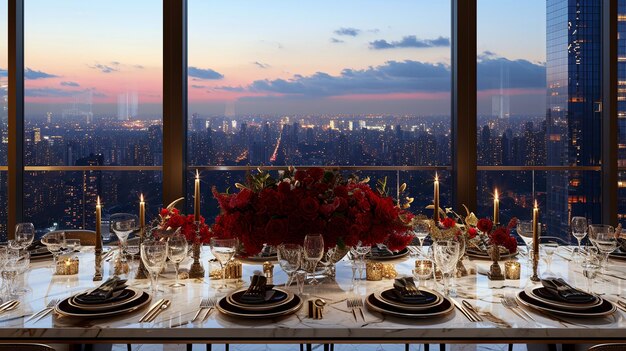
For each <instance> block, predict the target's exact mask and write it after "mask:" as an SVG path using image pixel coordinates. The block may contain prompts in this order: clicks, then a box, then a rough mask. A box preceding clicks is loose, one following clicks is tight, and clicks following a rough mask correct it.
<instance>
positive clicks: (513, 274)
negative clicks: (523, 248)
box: [504, 261, 522, 280]
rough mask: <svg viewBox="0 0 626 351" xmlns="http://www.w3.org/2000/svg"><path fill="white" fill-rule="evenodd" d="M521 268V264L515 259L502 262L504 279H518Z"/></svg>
mask: <svg viewBox="0 0 626 351" xmlns="http://www.w3.org/2000/svg"><path fill="white" fill-rule="evenodd" d="M521 270H522V268H521V265H520V263H519V262H517V261H506V262H504V279H513V280H518V279H519V277H520V273H521Z"/></svg>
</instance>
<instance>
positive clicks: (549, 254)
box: [539, 241, 559, 276]
mask: <svg viewBox="0 0 626 351" xmlns="http://www.w3.org/2000/svg"><path fill="white" fill-rule="evenodd" d="M558 248H559V244H558V243H557V242H555V241H550V242H547V243H540V244H539V250H540V251H542V252H543V255H542V256H541V257H542V258H543V261H544V262H545V263H546V271H545V272H544V275H546V276H551V275H554V274H553V273H552V258H553V257H554V253H555V252H556V250H558Z"/></svg>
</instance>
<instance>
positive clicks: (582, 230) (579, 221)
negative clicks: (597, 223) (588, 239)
mask: <svg viewBox="0 0 626 351" xmlns="http://www.w3.org/2000/svg"><path fill="white" fill-rule="evenodd" d="M571 228H572V235H573V236H574V238H576V240H577V241H578V249H577V251H576V253H577V255H576V256H577V257H580V249H581V247H580V244H581V242H582V240H583V239H584V238H585V236H587V228H589V227H588V225H587V218H585V217H578V216H577V217H573V218H572V222H571Z"/></svg>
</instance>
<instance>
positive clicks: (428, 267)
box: [413, 260, 435, 281]
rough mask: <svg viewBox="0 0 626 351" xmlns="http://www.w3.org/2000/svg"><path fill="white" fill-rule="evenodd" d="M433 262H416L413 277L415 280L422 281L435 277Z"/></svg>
mask: <svg viewBox="0 0 626 351" xmlns="http://www.w3.org/2000/svg"><path fill="white" fill-rule="evenodd" d="M434 268H435V267H434V265H433V261H431V260H415V268H414V269H413V275H414V277H415V278H417V279H419V280H420V281H421V280H428V279H431V278H432V277H433V270H434Z"/></svg>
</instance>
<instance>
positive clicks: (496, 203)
mask: <svg viewBox="0 0 626 351" xmlns="http://www.w3.org/2000/svg"><path fill="white" fill-rule="evenodd" d="M499 223H500V198H499V197H498V189H496V192H495V196H494V197H493V224H494V225H498V224H499Z"/></svg>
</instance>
